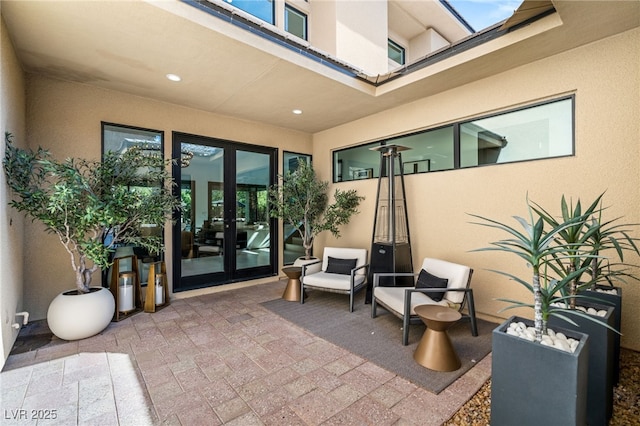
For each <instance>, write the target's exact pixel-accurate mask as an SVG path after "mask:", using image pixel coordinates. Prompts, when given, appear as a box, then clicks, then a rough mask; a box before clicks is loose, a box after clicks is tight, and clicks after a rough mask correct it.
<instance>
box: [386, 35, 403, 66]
mask: <svg viewBox="0 0 640 426" xmlns="http://www.w3.org/2000/svg"><path fill="white" fill-rule="evenodd" d="M388 55H389V59H391V60H392V61H394V62H397V63H398V64H400V65H404V62H405V58H404V56H405V55H404V47H402V46H400V45H399V44H398V43H396V42H394V41H393V40H389V43H388Z"/></svg>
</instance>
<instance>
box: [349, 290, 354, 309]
mask: <svg viewBox="0 0 640 426" xmlns="http://www.w3.org/2000/svg"><path fill="white" fill-rule="evenodd" d="M349 312H353V289H351V293H349Z"/></svg>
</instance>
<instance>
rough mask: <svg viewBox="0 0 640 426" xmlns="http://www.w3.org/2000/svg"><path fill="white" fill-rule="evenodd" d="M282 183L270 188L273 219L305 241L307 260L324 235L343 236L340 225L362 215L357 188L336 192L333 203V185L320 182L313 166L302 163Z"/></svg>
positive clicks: (284, 177)
mask: <svg viewBox="0 0 640 426" xmlns="http://www.w3.org/2000/svg"><path fill="white" fill-rule="evenodd" d="M279 179H280V181H281V183H280V184H279V185H273V186H272V187H271V188H269V206H270V215H271V217H274V218H278V219H282V220H283V221H284V222H285V223H287V224H289V225H291V226H292V227H293V228H294V229H295V230H296V232H297V233H298V234H299V235H300V238H301V239H302V245H303V246H304V252H305V259H307V260H308V259H311V249H312V247H313V240H314V238H315V237H316V235H318V234H319V233H320V232H323V231H329V232H331V234H333V236H335V237H336V238H337V237H340V226H342V225H346V224H347V223H349V220H350V219H351V216H353V215H354V214H356V213H358V205H359V204H360V202H361V201H362V200H363V199H364V197H361V196H359V195H358V194H357V192H356V190H355V189H350V190H347V191H340V190H339V189H336V191H335V193H334V195H333V198H334V201H333V202H332V203H331V204H329V196H328V195H327V189H328V187H329V183H328V182H326V181H322V180H320V179H318V177H317V176H316V174H315V171H314V170H313V167H312V166H311V165H308V164H307V163H306V162H304V161H301V162H300V163H299V166H298V168H297V169H296V170H294V171H293V172H291V171H289V172H287V173H286V174H285V175H282V176H279Z"/></svg>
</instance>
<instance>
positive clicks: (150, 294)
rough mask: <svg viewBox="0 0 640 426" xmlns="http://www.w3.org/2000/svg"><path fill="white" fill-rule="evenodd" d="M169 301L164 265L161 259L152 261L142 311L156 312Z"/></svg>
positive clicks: (167, 304)
mask: <svg viewBox="0 0 640 426" xmlns="http://www.w3.org/2000/svg"><path fill="white" fill-rule="evenodd" d="M169 303H170V301H169V287H168V283H167V269H166V265H165V263H164V262H163V261H160V262H154V263H152V264H151V266H149V277H148V280H147V292H146V294H145V300H144V311H145V312H156V311H158V310H160V309H162V308H164V307H166V306H169Z"/></svg>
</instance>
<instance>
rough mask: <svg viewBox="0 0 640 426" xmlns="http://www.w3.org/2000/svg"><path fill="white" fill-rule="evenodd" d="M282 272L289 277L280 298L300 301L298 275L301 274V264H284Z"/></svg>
mask: <svg viewBox="0 0 640 426" xmlns="http://www.w3.org/2000/svg"><path fill="white" fill-rule="evenodd" d="M282 272H284V274H285V275H286V276H287V278H289V281H287V287H286V288H285V289H284V293H283V294H282V298H283V299H284V300H288V301H290V302H299V301H300V275H302V267H301V266H286V267H284V268H282Z"/></svg>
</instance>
